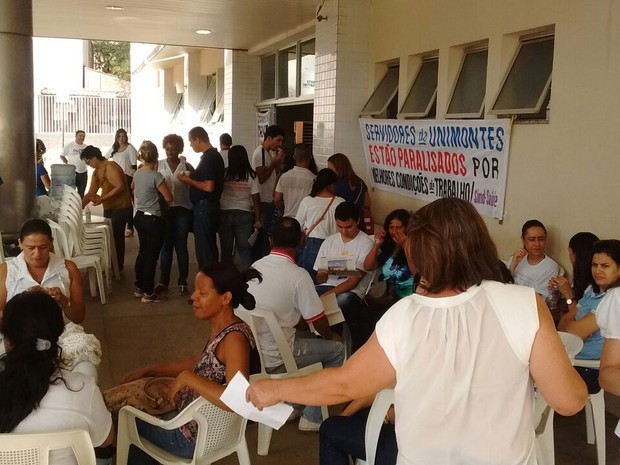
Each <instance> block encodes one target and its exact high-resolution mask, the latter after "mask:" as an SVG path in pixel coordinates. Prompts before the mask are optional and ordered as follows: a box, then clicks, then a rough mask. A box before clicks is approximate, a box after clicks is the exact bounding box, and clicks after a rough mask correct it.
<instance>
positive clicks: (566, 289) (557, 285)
mask: <svg viewBox="0 0 620 465" xmlns="http://www.w3.org/2000/svg"><path fill="white" fill-rule="evenodd" d="M549 288H550V289H551V290H553V289H558V290H559V291H560V294H562V297H563V298H564V299H574V298H575V293H574V292H573V288H572V287H571V286H570V283H569V282H568V279H566V277H564V276H556V277H555V278H551V279H550V280H549Z"/></svg>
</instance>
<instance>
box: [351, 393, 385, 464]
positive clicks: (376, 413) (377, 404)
mask: <svg viewBox="0 0 620 465" xmlns="http://www.w3.org/2000/svg"><path fill="white" fill-rule="evenodd" d="M392 404H394V389H393V388H389V389H383V390H381V391H379V392H378V393H377V395H376V396H375V400H374V401H373V403H372V407H370V412H369V413H368V419H367V420H366V430H365V432H364V447H365V449H366V460H362V459H357V460H356V461H355V464H356V465H375V457H376V455H377V445H378V443H379V435H380V434H381V428H382V427H383V420H384V418H385V415H386V413H387V411H388V409H389V408H390V405H392Z"/></svg>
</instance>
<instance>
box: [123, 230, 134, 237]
mask: <svg viewBox="0 0 620 465" xmlns="http://www.w3.org/2000/svg"><path fill="white" fill-rule="evenodd" d="M125 237H133V229H125Z"/></svg>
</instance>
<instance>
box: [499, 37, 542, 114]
mask: <svg viewBox="0 0 620 465" xmlns="http://www.w3.org/2000/svg"><path fill="white" fill-rule="evenodd" d="M553 43H554V38H553V36H546V37H538V38H536V39H529V40H522V41H521V44H520V46H519V50H518V51H517V53H516V55H515V58H514V60H513V62H512V65H511V66H510V69H509V71H508V73H507V74H506V77H505V78H504V82H503V83H502V86H501V87H500V91H499V94H498V95H497V98H496V99H495V103H494V104H493V109H492V110H491V111H490V113H491V114H495V115H533V116H534V117H540V115H541V114H542V118H544V117H545V113H546V108H543V105H544V103H545V102H548V100H549V95H550V89H551V71H552V69H553Z"/></svg>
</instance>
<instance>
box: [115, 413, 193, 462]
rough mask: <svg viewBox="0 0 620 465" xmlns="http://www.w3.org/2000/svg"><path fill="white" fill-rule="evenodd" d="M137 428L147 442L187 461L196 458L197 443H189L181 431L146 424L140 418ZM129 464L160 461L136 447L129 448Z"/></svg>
mask: <svg viewBox="0 0 620 465" xmlns="http://www.w3.org/2000/svg"><path fill="white" fill-rule="evenodd" d="M136 426H137V428H138V433H139V434H140V436H142V437H143V438H144V439H146V440H147V441H149V442H152V443H153V444H155V445H156V446H157V447H160V448H161V449H164V450H165V451H167V452H170V453H171V454H174V455H178V456H179V457H183V458H186V459H190V458H192V457H193V456H194V449H195V448H196V443H195V442H192V441H189V440H188V439H187V438H186V437H185V436H183V433H181V430H180V429H178V428H176V429H173V430H165V429H162V428H159V427H157V426H154V425H151V424H149V423H145V422H144V421H142V420H140V419H139V418H136ZM127 463H128V464H129V465H157V464H159V462H158V461H156V460H155V459H152V458H151V456H150V455H148V454H147V453H146V452H143V451H142V450H141V449H138V448H137V447H135V446H131V447H130V448H129V459H128V460H127Z"/></svg>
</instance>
